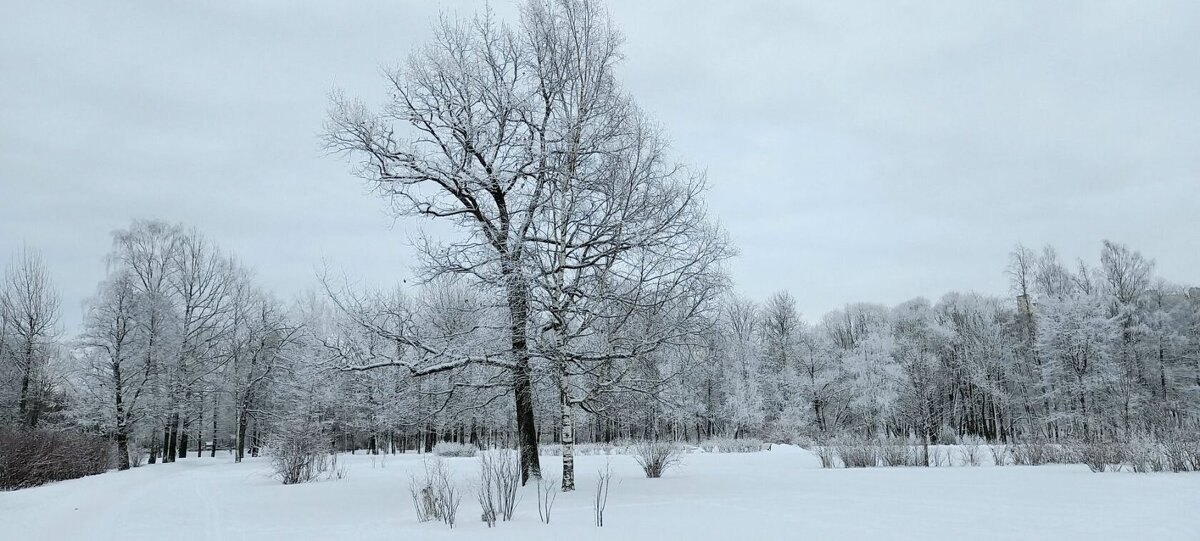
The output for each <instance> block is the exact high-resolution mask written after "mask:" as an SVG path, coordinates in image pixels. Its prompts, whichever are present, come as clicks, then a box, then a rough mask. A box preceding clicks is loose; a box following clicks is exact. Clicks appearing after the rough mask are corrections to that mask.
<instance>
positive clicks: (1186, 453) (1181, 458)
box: [1162, 432, 1200, 472]
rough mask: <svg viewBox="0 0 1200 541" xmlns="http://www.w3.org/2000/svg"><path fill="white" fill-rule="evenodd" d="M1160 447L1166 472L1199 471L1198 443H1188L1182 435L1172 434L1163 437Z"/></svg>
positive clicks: (1199, 454) (1199, 453) (1199, 451)
mask: <svg viewBox="0 0 1200 541" xmlns="http://www.w3.org/2000/svg"><path fill="white" fill-rule="evenodd" d="M1162 446H1163V455H1164V459H1165V460H1166V466H1167V469H1168V470H1170V471H1173V472H1185V471H1189V470H1190V471H1200V442H1197V441H1195V440H1192V441H1189V440H1188V438H1187V437H1186V436H1185V435H1184V434H1182V433H1180V432H1173V433H1168V434H1166V435H1164V437H1163V438H1162Z"/></svg>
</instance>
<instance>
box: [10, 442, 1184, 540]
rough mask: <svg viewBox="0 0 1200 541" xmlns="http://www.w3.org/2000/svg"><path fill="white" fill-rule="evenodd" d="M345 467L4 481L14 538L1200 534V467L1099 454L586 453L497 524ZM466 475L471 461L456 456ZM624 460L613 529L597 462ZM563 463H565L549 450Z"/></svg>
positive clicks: (387, 467) (382, 462) (392, 460)
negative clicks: (433, 516) (443, 515)
mask: <svg viewBox="0 0 1200 541" xmlns="http://www.w3.org/2000/svg"><path fill="white" fill-rule="evenodd" d="M341 460H342V463H343V464H345V465H347V470H346V472H347V475H346V477H345V478H344V479H340V480H322V481H320V482H316V483H311V484H305V485H294V486H283V485H281V484H279V483H278V482H277V481H276V480H274V479H272V478H271V477H270V469H269V465H268V463H267V461H266V460H265V459H253V460H250V461H248V462H246V463H243V464H234V463H233V461H232V459H230V458H228V457H218V458H215V459H208V458H203V459H196V458H190V459H186V460H183V461H180V462H178V463H175V464H168V465H156V466H147V467H142V468H137V469H134V470H130V471H126V472H113V473H108V474H104V475H98V476H93V477H88V478H84V479H77V480H73V481H65V482H60V483H55V484H52V485H48V486H43V487H38V488H33V489H27V490H20V491H16V492H0V539H6V540H7V539H12V540H30V541H32V540H38V541H42V540H46V541H55V540H74V539H80V540H108V539H113V540H120V541H138V540H143V539H144V540H154V541H162V540H164V539H172V540H187V539H196V540H205V541H215V540H224V539H235V540H236V539H246V540H252V541H272V540H287V541H297V540H309V539H313V540H317V539H320V540H329V539H353V540H356V541H370V540H375V539H380V540H382V539H387V540H396V539H463V540H466V539H472V540H474V539H520V540H533V539H554V540H556V541H562V540H564V539H569V540H577V539H631V540H640V539H653V540H656V541H665V540H668V539H918V538H919V539H933V538H947V537H951V536H953V537H954V538H961V539H973V540H974V539H1158V540H1165V539H1188V540H1196V539H1200V474H1167V473H1162V474H1134V473H1105V474H1094V473H1091V472H1089V471H1088V469H1087V468H1086V467H1084V466H1009V467H976V468H970V467H954V468H873V469H849V470H847V469H836V470H823V469H820V467H819V464H818V461H817V459H816V458H815V457H814V456H812V455H811V454H809V453H808V452H807V451H804V450H802V449H799V448H796V447H790V446H775V448H774V449H773V450H772V451H769V452H762V453H753V454H703V453H698V454H697V453H694V454H689V455H688V456H687V457H686V460H685V462H684V465H683V466H682V467H680V468H678V469H676V470H673V471H670V472H668V474H667V476H666V477H664V478H662V479H645V478H644V477H643V475H642V473H641V471H640V470H639V469H638V466H637V464H636V463H635V462H634V460H633V458H631V457H629V456H621V455H616V456H612V457H605V456H583V457H578V458H577V459H576V460H577V464H578V472H579V473H578V479H579V480H578V485H579V490H578V491H576V492H574V493H569V494H560V495H559V498H558V502H557V503H556V504H555V506H554V511H553V513H554V514H553V520H552V522H551V524H550V525H545V524H542V523H541V522H539V520H538V516H537V508H536V497H535V494H534V492H533V486H532V485H530V486H529V487H526V488H525V489H522V490H523V491H524V492H523V493H522V501H521V502H520V503H519V504H518V508H517V515H516V517H515V519H514V521H513V522H507V523H505V522H501V523H498V524H497V526H496V528H494V529H491V530H488V529H487V527H486V525H485V524H484V523H483V522H481V521H480V520H479V507H478V504H477V503H476V502H475V500H474V493H473V492H472V491H470V490H469V489H468V492H467V494H466V495H465V497H464V498H463V503H462V507H461V509H460V511H459V524H458V525H457V526H456V527H455V528H454V530H450V529H449V528H448V527H447V526H445V525H444V524H441V523H436V522H428V523H418V522H417V521H416V519H415V518H414V514H413V509H412V507H411V503H410V498H409V494H408V488H407V487H408V483H409V473H410V472H412V471H414V469H419V468H420V467H421V458H420V457H419V456H418V455H414V454H409V455H393V456H387V457H375V458H374V459H372V457H370V456H364V455H357V456H348V455H344V456H343V457H342V459H341ZM446 460H447V461H448V463H449V464H450V465H451V468H452V469H453V471H454V472H455V475H456V476H457V478H458V480H459V481H460V482H461V483H462V484H463V485H464V486H465V485H467V484H468V483H469V481H470V480H471V479H473V478H474V477H475V475H476V473H477V469H478V462H477V460H476V459H472V458H451V459H446ZM606 460H611V464H612V468H613V471H614V478H613V486H612V491H611V494H610V497H609V504H608V510H607V512H606V514H605V526H604V528H596V527H595V526H594V525H593V522H592V504H591V498H592V494H591V490H592V488H593V487H594V485H595V482H596V471H597V470H598V469H599V468H602V467H603V466H604V464H605V461H606ZM542 461H543V462H542V463H543V466H544V467H545V468H546V470H547V471H548V472H554V471H555V470H556V469H557V468H559V467H560V465H561V463H560V462H559V459H558V458H556V457H543V459H542Z"/></svg>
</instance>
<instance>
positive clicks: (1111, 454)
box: [1073, 441, 1122, 473]
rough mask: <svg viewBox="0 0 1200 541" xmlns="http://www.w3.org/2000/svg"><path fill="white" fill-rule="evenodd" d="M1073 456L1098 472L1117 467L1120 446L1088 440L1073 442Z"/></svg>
mask: <svg viewBox="0 0 1200 541" xmlns="http://www.w3.org/2000/svg"><path fill="white" fill-rule="evenodd" d="M1073 447H1074V448H1075V456H1077V457H1078V458H1079V461H1080V462H1083V463H1084V464H1085V465H1087V467H1088V469H1089V470H1092V471H1093V472H1096V473H1100V472H1103V471H1105V470H1108V469H1110V468H1111V469H1116V468H1119V467H1120V466H1119V465H1120V464H1121V458H1122V453H1121V448H1120V447H1119V446H1117V445H1115V444H1112V443H1107V442H1099V441H1090V442H1084V443H1079V444H1075V445H1074V446H1073Z"/></svg>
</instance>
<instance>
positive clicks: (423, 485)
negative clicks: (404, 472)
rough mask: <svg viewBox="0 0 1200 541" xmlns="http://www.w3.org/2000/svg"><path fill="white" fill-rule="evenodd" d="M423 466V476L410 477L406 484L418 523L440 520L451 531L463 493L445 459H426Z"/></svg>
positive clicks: (414, 475)
mask: <svg viewBox="0 0 1200 541" xmlns="http://www.w3.org/2000/svg"><path fill="white" fill-rule="evenodd" d="M422 466H423V471H422V474H421V475H420V476H418V475H417V474H415V473H414V474H412V475H411V476H410V478H409V484H408V491H409V495H410V496H411V498H412V504H413V511H415V512H416V515H417V520H418V521H419V522H426V521H430V520H440V521H442V522H443V523H445V524H446V525H448V526H450V527H451V528H453V527H454V523H455V520H456V519H457V517H458V506H459V504H461V503H462V491H461V490H460V489H459V487H458V485H457V484H456V483H455V481H454V479H453V477H452V476H451V475H450V470H449V468H448V467H447V466H446V461H445V459H442V458H432V459H430V458H426V459H425V460H423V461H422ZM493 520H494V519H493Z"/></svg>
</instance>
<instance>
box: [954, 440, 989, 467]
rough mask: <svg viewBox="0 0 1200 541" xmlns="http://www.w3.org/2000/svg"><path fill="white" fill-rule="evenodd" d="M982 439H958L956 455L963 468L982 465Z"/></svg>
mask: <svg viewBox="0 0 1200 541" xmlns="http://www.w3.org/2000/svg"><path fill="white" fill-rule="evenodd" d="M983 447H984V441H983V438H980V437H979V436H963V437H961V438H959V439H958V454H959V456H960V457H961V458H962V463H963V466H978V465H980V464H982V463H983Z"/></svg>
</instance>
